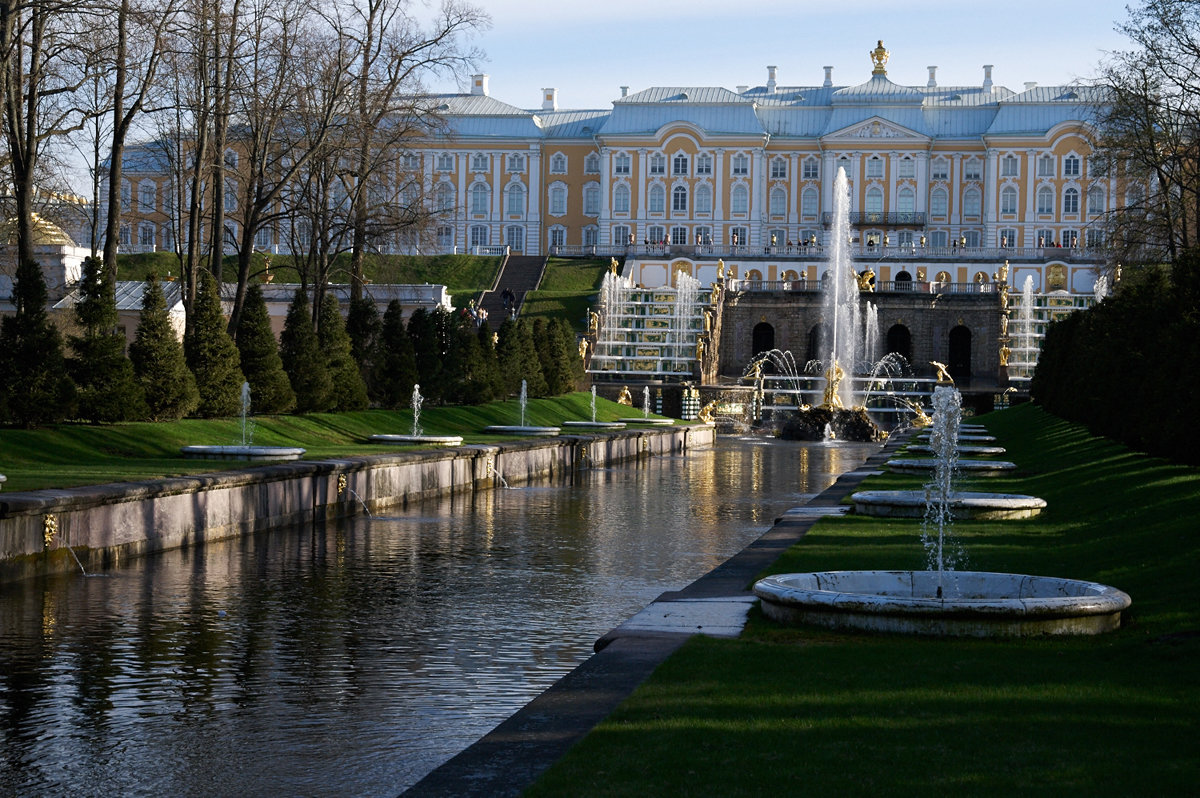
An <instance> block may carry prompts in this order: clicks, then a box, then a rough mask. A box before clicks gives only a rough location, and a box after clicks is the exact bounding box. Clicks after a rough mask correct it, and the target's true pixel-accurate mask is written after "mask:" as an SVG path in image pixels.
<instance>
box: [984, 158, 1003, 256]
mask: <svg viewBox="0 0 1200 798" xmlns="http://www.w3.org/2000/svg"><path fill="white" fill-rule="evenodd" d="M999 181H1000V153H999V152H998V151H997V150H995V149H994V148H991V147H989V148H988V151H987V158H986V159H985V160H984V163H983V185H984V187H985V188H984V192H983V203H984V204H983V223H984V224H985V225H986V228H985V235H986V236H988V237H990V238H993V239H995V240H994V241H987V240H985V241H984V242H983V244H984V246H994V247H998V246H1000V238H999V236H998V235H997V233H996V220H997V218H998V217H997V215H996V205H997V204H999V202H1000V198H999V197H998V196H996V190H997V187H998V185H999Z"/></svg>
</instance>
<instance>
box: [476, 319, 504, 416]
mask: <svg viewBox="0 0 1200 798" xmlns="http://www.w3.org/2000/svg"><path fill="white" fill-rule="evenodd" d="M478 336H479V352H480V355H481V358H482V359H481V366H482V368H483V378H484V380H486V382H487V383H488V385H489V386H490V392H491V395H492V398H493V399H500V398H503V397H504V395H505V392H504V375H503V374H501V373H500V361H499V359H498V358H497V357H496V334H495V333H494V332H492V329H491V328H490V327H488V326H487V325H486V324H484V325H481V326H480V327H479V332H478Z"/></svg>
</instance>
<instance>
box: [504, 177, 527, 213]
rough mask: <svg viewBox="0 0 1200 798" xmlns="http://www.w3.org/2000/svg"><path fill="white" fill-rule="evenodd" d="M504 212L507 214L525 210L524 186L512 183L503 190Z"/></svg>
mask: <svg viewBox="0 0 1200 798" xmlns="http://www.w3.org/2000/svg"><path fill="white" fill-rule="evenodd" d="M504 212H505V213H507V214H518V213H524V212H525V186H523V185H521V184H520V183H513V184H512V185H511V186H509V187H508V188H506V189H505V190H504Z"/></svg>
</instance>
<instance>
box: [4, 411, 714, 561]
mask: <svg viewBox="0 0 1200 798" xmlns="http://www.w3.org/2000/svg"><path fill="white" fill-rule="evenodd" d="M713 440H714V432H713V429H712V428H711V427H705V426H688V427H665V428H653V429H646V430H625V431H622V432H614V433H609V434H605V435H569V436H566V435H564V436H561V437H558V438H541V439H536V440H514V441H512V442H511V443H509V442H505V443H503V444H486V445H471V446H460V447H457V448H454V449H439V450H432V451H413V452H398V453H396V454H391V455H371V456H364V457H348V458H345V459H337V460H302V461H297V462H292V463H278V464H273V465H263V466H257V467H250V468H246V469H243V470H239V471H226V472H219V473H210V474H196V475H192V476H186V477H169V478H164V479H160V480H153V481H147V482H126V483H117V484H110V485H92V486H85V487H79V488H67V489H62V490H40V491H30V492H27V493H0V581H4V580H12V579H20V578H23V577H27V576H32V575H35V574H38V573H47V572H54V571H69V570H72V569H78V567H79V566H78V565H77V564H76V562H75V559H74V558H73V557H72V556H71V553H70V552H68V551H67V550H66V548H67V547H70V548H71V549H72V550H74V551H75V553H76V554H77V555H78V557H79V558H80V560H81V561H82V563H83V565H84V567H86V568H87V569H88V570H89V571H90V570H99V569H101V568H109V567H112V566H113V565H115V564H116V563H118V562H120V561H121V560H123V559H126V558H129V557H136V556H139V555H142V554H146V553H149V552H154V551H161V550H164V549H171V548H176V547H180V546H194V545H199V544H203V543H204V542H206V541H212V540H220V539H222V538H228V537H236V536H239V535H245V534H248V533H251V532H255V531H257V530H261V529H269V528H271V527H276V526H283V525H287V524H295V523H306V522H311V521H321V520H329V519H333V518H338V517H341V516H348V515H354V514H357V513H361V512H362V511H363V506H364V505H365V506H366V507H367V508H369V509H370V511H371V512H372V513H374V512H376V511H378V510H383V509H386V508H388V507H395V506H404V505H406V504H407V503H409V502H413V501H419V500H421V499H426V498H431V497H434V496H439V495H442V494H446V493H452V492H456V491H471V490H489V489H492V488H494V487H497V486H498V485H500V484H501V481H502V480H503V482H504V483H505V484H508V485H519V484H524V483H528V482H532V481H536V480H544V479H557V478H562V477H563V476H565V475H567V474H569V473H571V472H572V471H573V470H575V469H581V468H603V467H605V466H611V465H616V464H620V463H626V462H630V461H635V460H637V459H638V458H642V457H647V456H651V455H664V454H681V453H684V452H686V451H688V450H689V449H692V448H702V447H706V446H711V445H712V443H713Z"/></svg>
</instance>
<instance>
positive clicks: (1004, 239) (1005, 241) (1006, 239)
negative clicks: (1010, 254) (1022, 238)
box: [996, 227, 1019, 247]
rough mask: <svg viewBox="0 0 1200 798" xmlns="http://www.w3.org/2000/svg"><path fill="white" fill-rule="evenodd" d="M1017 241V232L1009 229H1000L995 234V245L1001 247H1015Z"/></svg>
mask: <svg viewBox="0 0 1200 798" xmlns="http://www.w3.org/2000/svg"><path fill="white" fill-rule="evenodd" d="M1018 240H1019V239H1018V238H1017V231H1016V230H1015V229H1013V228H1011V227H1005V228H1002V229H1001V230H999V231H998V232H997V237H996V243H997V244H999V245H1000V246H1002V247H1015V246H1017V242H1018Z"/></svg>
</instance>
